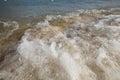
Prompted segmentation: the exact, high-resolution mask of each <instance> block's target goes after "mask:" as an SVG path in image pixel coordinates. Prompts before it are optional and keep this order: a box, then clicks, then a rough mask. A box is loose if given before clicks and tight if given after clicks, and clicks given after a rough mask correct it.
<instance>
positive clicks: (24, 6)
mask: <svg viewBox="0 0 120 80" xmlns="http://www.w3.org/2000/svg"><path fill="white" fill-rule="evenodd" d="M115 7H120V0H6V1H5V0H0V19H3V20H6V19H7V20H19V19H22V20H24V19H31V18H36V17H38V16H40V15H43V14H62V13H65V12H71V11H76V10H79V9H99V8H115Z"/></svg>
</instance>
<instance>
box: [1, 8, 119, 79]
mask: <svg viewBox="0 0 120 80" xmlns="http://www.w3.org/2000/svg"><path fill="white" fill-rule="evenodd" d="M1 24H2V25H3V27H6V25H7V26H8V24H9V26H10V25H12V26H13V28H12V29H9V30H10V31H9V32H10V33H11V32H12V33H11V35H12V36H14V37H13V38H12V39H11V36H10V37H8V38H7V39H8V41H6V42H4V47H5V48H4V50H3V52H4V53H6V54H7V55H6V56H4V59H3V60H2V61H1V65H0V69H1V70H0V78H1V79H3V80H120V76H119V75H120V49H119V47H120V9H119V8H116V9H106V10H105V9H101V10H97V9H93V10H78V11H75V12H71V13H67V14H64V15H47V16H45V17H44V19H42V20H40V21H39V20H38V21H36V22H31V23H27V24H26V26H25V24H20V23H18V22H1ZM18 24H19V25H18ZM23 25H24V26H23ZM9 26H8V28H9ZM18 26H19V27H18ZM20 29H21V30H20ZM14 30H15V31H16V30H18V31H17V32H16V33H14V32H15V31H14ZM20 33H22V34H20ZM20 35H21V36H20ZM16 36H17V37H16ZM21 37H22V38H21ZM18 38H19V39H18ZM5 40H6V39H3V40H1V41H5ZM15 42H16V43H15ZM5 43H9V44H10V45H8V44H5ZM1 46H2V45H1Z"/></svg>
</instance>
